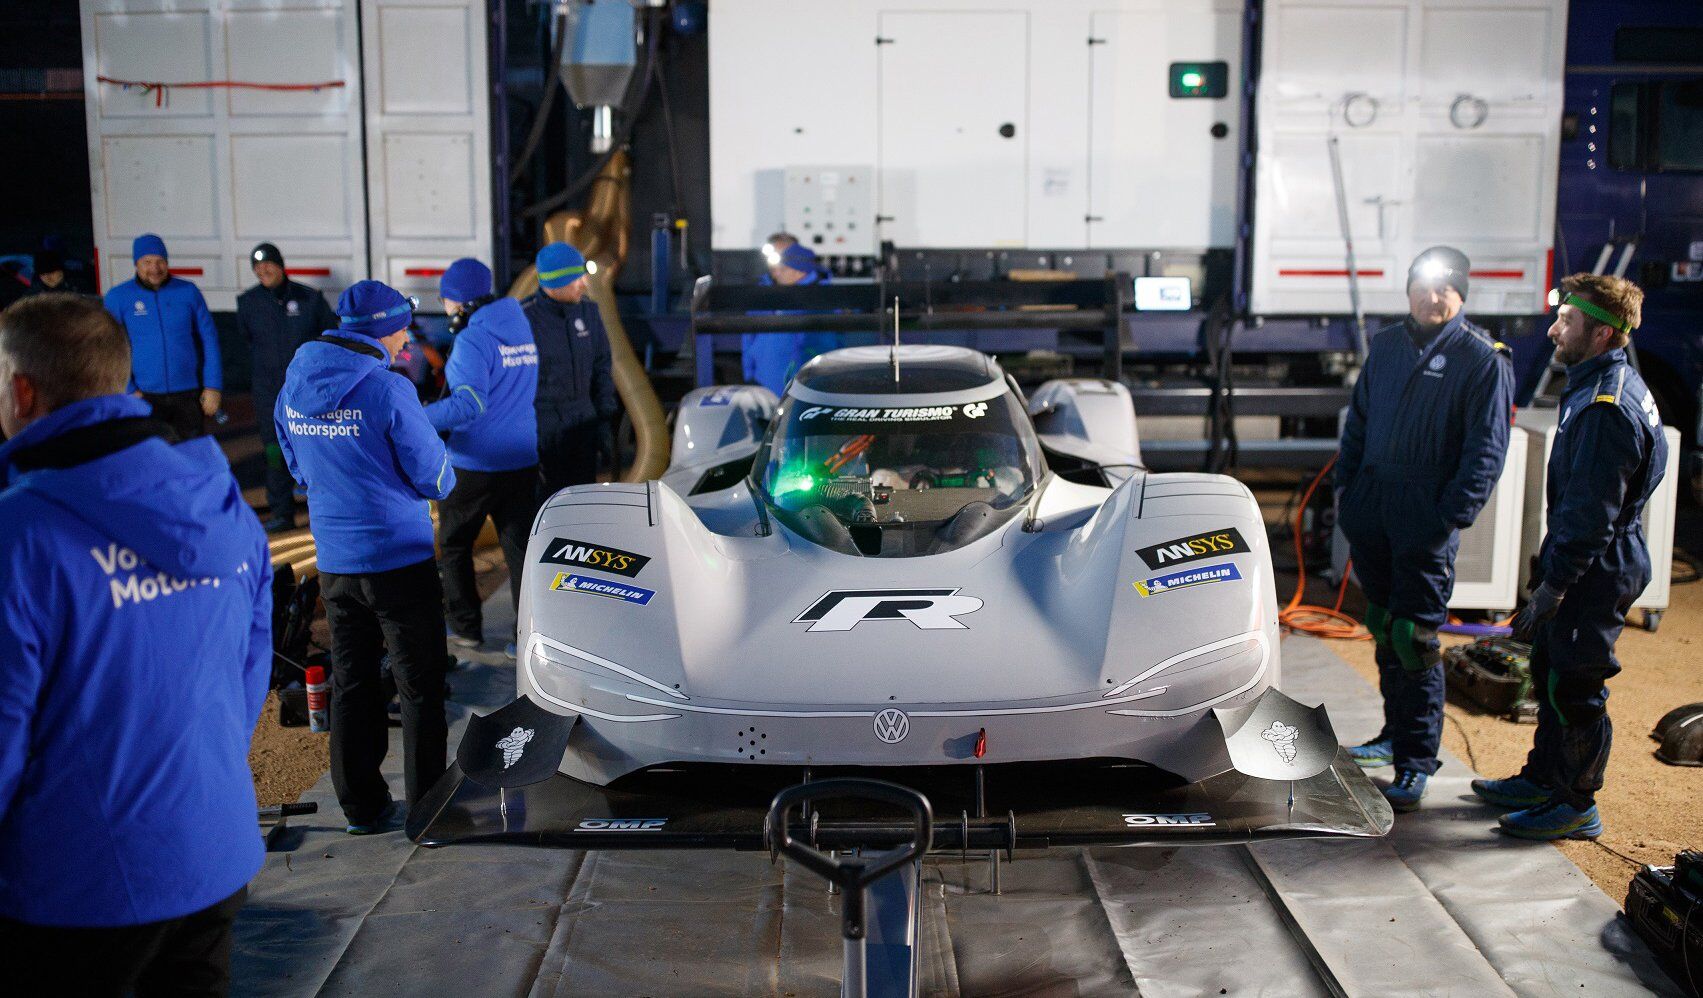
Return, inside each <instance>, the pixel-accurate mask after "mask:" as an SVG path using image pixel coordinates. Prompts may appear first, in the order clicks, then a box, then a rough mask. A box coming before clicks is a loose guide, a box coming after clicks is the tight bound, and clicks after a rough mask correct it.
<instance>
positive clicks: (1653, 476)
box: [1472, 274, 1668, 839]
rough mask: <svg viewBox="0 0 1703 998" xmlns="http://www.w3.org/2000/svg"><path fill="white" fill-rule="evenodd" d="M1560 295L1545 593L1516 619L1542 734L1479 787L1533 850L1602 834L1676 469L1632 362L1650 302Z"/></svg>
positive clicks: (1611, 283)
mask: <svg viewBox="0 0 1703 998" xmlns="http://www.w3.org/2000/svg"><path fill="white" fill-rule="evenodd" d="M1561 295H1562V298H1561V301H1560V312H1559V314H1558V315H1557V316H1556V318H1555V324H1554V325H1552V326H1550V327H1549V338H1550V340H1551V341H1552V342H1553V343H1554V344H1555V359H1556V360H1559V361H1561V362H1562V363H1563V364H1566V365H1567V390H1566V392H1565V393H1563V394H1562V396H1561V408H1560V412H1559V417H1560V424H1559V425H1558V426H1557V427H1556V431H1555V445H1554V448H1553V449H1552V450H1551V451H1550V454H1549V467H1548V469H1547V475H1548V478H1547V481H1546V484H1545V494H1546V495H1547V497H1548V500H1549V515H1548V521H1547V523H1546V526H1547V528H1548V532H1547V533H1546V535H1545V536H1544V539H1543V546H1542V547H1541V548H1540V549H1539V550H1538V566H1537V568H1538V571H1537V574H1536V581H1537V583H1538V584H1537V588H1536V590H1535V591H1534V592H1533V593H1532V596H1531V600H1530V601H1529V602H1527V604H1526V605H1525V606H1524V607H1523V608H1521V610H1520V612H1519V614H1518V615H1516V616H1515V618H1514V637H1515V638H1517V639H1518V640H1521V641H1530V642H1531V643H1532V654H1531V673H1532V686H1533V688H1534V689H1535V690H1536V691H1537V694H1538V709H1537V733H1536V735H1535V737H1534V738H1533V744H1532V750H1531V753H1530V754H1529V755H1528V756H1527V757H1526V764H1525V767H1524V768H1522V769H1521V770H1520V772H1519V773H1517V774H1516V775H1514V776H1512V777H1510V778H1508V779H1505V780H1474V781H1473V783H1472V789H1473V792H1474V793H1476V794H1478V796H1480V797H1482V798H1483V799H1485V800H1487V801H1489V802H1490V803H1492V804H1498V805H1501V806H1503V807H1511V808H1518V809H1519V810H1516V811H1514V812H1512V813H1510V814H1505V815H1503V816H1502V818H1501V826H1502V829H1503V830H1504V831H1506V832H1508V833H1509V834H1511V835H1516V836H1520V837H1522V838H1531V839H1558V838H1596V837H1597V836H1598V835H1601V834H1602V819H1601V818H1600V817H1599V816H1598V815H1597V806H1596V793H1597V791H1598V790H1601V789H1602V784H1603V772H1604V770H1605V769H1606V768H1607V766H1608V750H1609V744H1610V742H1611V741H1612V740H1613V734H1614V727H1613V725H1612V724H1611V723H1610V722H1609V718H1608V687H1607V683H1608V680H1609V679H1611V678H1613V677H1614V675H1615V674H1617V673H1618V672H1620V663H1619V662H1618V661H1616V660H1615V657H1614V643H1615V641H1616V639H1618V638H1619V637H1620V629H1621V628H1622V627H1624V626H1625V624H1626V611H1627V610H1629V609H1631V607H1632V601H1633V600H1635V599H1637V598H1638V594H1639V593H1641V592H1643V591H1644V587H1645V586H1648V585H1649V584H1650V551H1649V547H1648V546H1647V545H1646V544H1645V542H1644V522H1643V513H1644V506H1645V504H1646V503H1648V502H1649V500H1650V496H1651V495H1652V494H1653V493H1654V492H1655V491H1656V486H1657V485H1658V484H1660V483H1661V480H1662V475H1663V473H1664V472H1665V471H1666V470H1667V463H1668V447H1667V440H1666V438H1665V437H1663V435H1662V420H1661V416H1660V415H1659V414H1658V413H1657V412H1656V400H1655V398H1654V397H1653V396H1652V395H1651V394H1650V389H1649V387H1648V386H1647V385H1645V384H1644V379H1643V378H1640V377H1639V376H1638V372H1637V371H1635V370H1633V369H1632V367H1631V365H1630V364H1628V363H1627V359H1626V349H1627V343H1628V342H1629V340H1630V337H1631V332H1632V330H1633V329H1635V328H1637V326H1638V322H1639V320H1640V319H1641V318H1642V313H1643V303H1644V293H1643V292H1642V291H1640V290H1639V289H1638V286H1637V285H1635V284H1633V283H1632V282H1631V281H1628V280H1625V279H1623V278H1619V277H1608V276H1602V275H1596V274H1575V275H1573V276H1572V277H1569V278H1567V279H1565V280H1563V281H1562V282H1561Z"/></svg>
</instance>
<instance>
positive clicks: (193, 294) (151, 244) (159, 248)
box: [106, 232, 225, 440]
mask: <svg viewBox="0 0 1703 998" xmlns="http://www.w3.org/2000/svg"><path fill="white" fill-rule="evenodd" d="M130 255H131V258H132V259H133V260H134V261H135V263H136V276H135V277H133V278H131V279H130V280H128V281H125V282H124V283H123V284H120V285H117V286H116V287H114V288H113V289H112V290H111V291H108V292H107V293H106V310H107V311H108V312H111V313H112V314H113V316H114V317H115V318H117V319H118V321H119V322H121V323H123V324H124V329H125V332H127V333H129V334H130V367H131V384H130V388H131V390H132V391H138V392H141V394H142V398H143V399H144V400H145V401H146V402H147V403H148V404H149V405H151V406H153V407H154V416H155V418H157V419H160V420H162V421H164V422H165V423H166V424H167V425H169V426H170V427H171V428H172V429H173V430H175V431H177V435H178V437H179V438H181V439H184V440H188V439H189V438H190V437H198V436H200V435H201V433H202V432H203V429H204V428H205V426H206V424H205V423H204V422H203V419H204V418H210V417H212V415H213V414H214V413H216V412H218V411H219V403H220V400H221V399H220V392H221V390H222V389H223V388H224V385H225V376H224V368H223V367H221V366H220V361H219V333H218V330H216V329H214V328H213V314H212V313H211V312H209V311H207V302H206V300H205V299H203V298H202V297H201V289H200V288H198V287H196V286H195V285H194V284H191V283H190V282H189V281H186V280H184V279H183V278H181V277H173V276H172V273H171V268H170V267H169V266H168V265H167V263H166V243H165V240H163V239H161V238H160V237H159V236H156V235H154V234H153V233H151V232H149V233H145V234H143V235H140V236H137V237H136V241H135V242H134V243H132V244H131V247H130Z"/></svg>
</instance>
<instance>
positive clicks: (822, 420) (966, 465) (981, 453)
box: [754, 391, 1044, 527]
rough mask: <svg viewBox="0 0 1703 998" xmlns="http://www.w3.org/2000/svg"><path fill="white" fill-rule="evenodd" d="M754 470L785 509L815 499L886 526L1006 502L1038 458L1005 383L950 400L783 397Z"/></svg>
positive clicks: (1029, 480)
mask: <svg viewBox="0 0 1703 998" xmlns="http://www.w3.org/2000/svg"><path fill="white" fill-rule="evenodd" d="M919 401H921V400H920V399H919ZM754 470H755V471H756V472H757V476H756V477H757V478H758V484H759V485H760V486H761V488H762V491H763V492H764V493H765V494H766V498H767V499H768V501H769V503H770V504H771V505H772V506H774V507H775V508H777V509H779V510H781V511H783V512H793V513H797V512H802V511H805V510H810V509H812V508H813V507H822V508H824V509H826V510H827V512H829V513H831V514H832V515H833V516H834V518H835V519H837V520H839V521H840V522H841V523H843V524H846V525H847V526H853V525H874V526H877V527H885V526H897V525H900V524H916V525H922V524H939V523H942V522H944V521H947V520H951V519H952V518H953V517H955V516H956V515H957V514H958V513H959V512H960V511H961V510H963V509H964V508H965V507H966V506H969V505H971V504H973V503H985V504H987V506H989V507H991V508H992V509H994V510H1004V509H1008V508H1011V507H1012V506H1014V505H1016V504H1018V503H1020V502H1022V501H1023V500H1024V499H1026V498H1028V496H1029V494H1030V493H1031V492H1032V491H1033V490H1034V488H1035V486H1036V484H1037V483H1038V482H1039V480H1040V478H1041V476H1042V474H1043V473H1044V465H1043V463H1042V461H1041V456H1040V445H1039V443H1038V442H1037V441H1036V439H1035V434H1034V430H1033V428H1032V427H1031V425H1030V423H1029V417H1028V414H1027V413H1025V412H1024V411H1023V409H1022V406H1021V405H1019V404H1018V401H1017V399H1016V398H1015V397H1014V396H1013V395H1012V394H1011V393H1010V392H1009V391H1007V392H1003V393H1001V394H999V395H997V396H995V397H993V398H989V399H987V400H986V401H981V402H968V403H960V404H957V405H899V406H873V407H858V406H837V405H819V404H814V403H810V402H805V401H801V400H799V399H796V398H791V397H789V398H787V399H786V400H785V401H784V402H782V404H781V409H780V413H779V414H778V418H777V419H776V421H775V429H774V430H773V432H772V435H771V436H770V438H769V440H768V441H767V443H766V445H765V447H764V449H763V451H762V452H761V453H760V454H759V464H758V466H757V467H756V469H754Z"/></svg>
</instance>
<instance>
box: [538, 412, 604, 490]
mask: <svg viewBox="0 0 1703 998" xmlns="http://www.w3.org/2000/svg"><path fill="white" fill-rule="evenodd" d="M600 425H601V424H598V423H582V424H580V425H579V426H558V427H543V426H540V427H539V428H538V477H539V481H540V488H541V489H542V490H543V492H542V495H541V498H543V499H549V498H550V497H551V496H553V495H555V494H556V493H557V492H560V491H561V490H563V489H565V488H567V487H568V486H570V485H590V484H591V483H592V482H595V481H597V448H598V430H599V427H600Z"/></svg>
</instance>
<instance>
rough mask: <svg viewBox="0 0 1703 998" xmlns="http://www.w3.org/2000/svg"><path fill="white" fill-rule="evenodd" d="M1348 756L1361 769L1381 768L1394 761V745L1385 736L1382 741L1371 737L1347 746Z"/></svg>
mask: <svg viewBox="0 0 1703 998" xmlns="http://www.w3.org/2000/svg"><path fill="white" fill-rule="evenodd" d="M1348 757H1349V758H1350V759H1353V760H1354V761H1355V763H1356V764H1357V765H1359V766H1360V768H1361V769H1382V768H1383V767H1385V766H1388V765H1389V764H1390V763H1392V762H1395V760H1396V757H1395V746H1394V745H1392V744H1391V743H1390V741H1389V739H1387V738H1386V739H1384V740H1383V741H1379V740H1377V739H1373V740H1372V741H1369V742H1366V743H1364V744H1361V745H1355V746H1352V747H1351V748H1349V750H1348Z"/></svg>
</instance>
